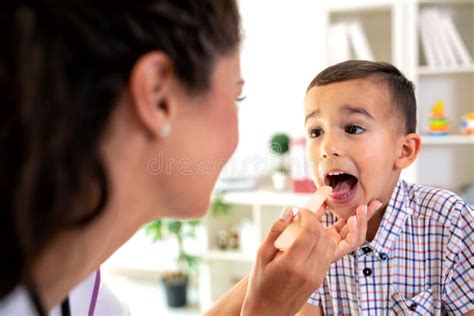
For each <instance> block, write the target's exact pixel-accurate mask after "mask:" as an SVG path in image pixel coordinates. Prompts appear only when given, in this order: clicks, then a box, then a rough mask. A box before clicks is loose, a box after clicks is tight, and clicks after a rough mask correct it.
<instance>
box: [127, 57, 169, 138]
mask: <svg viewBox="0 0 474 316" xmlns="http://www.w3.org/2000/svg"><path fill="white" fill-rule="evenodd" d="M174 79H175V75H174V72H173V64H172V62H171V60H170V58H169V57H168V56H167V55H166V54H164V53H162V52H159V51H153V52H150V53H147V54H145V55H143V56H142V57H140V59H138V61H137V62H136V63H135V65H134V66H133V68H132V72H131V75H130V79H129V80H130V81H129V92H130V102H131V106H132V108H133V110H134V112H135V113H136V115H137V118H138V121H139V122H140V123H141V125H142V127H144V128H145V129H146V131H147V132H148V133H149V134H150V135H151V136H152V137H159V136H160V131H161V127H162V125H163V124H169V123H170V122H169V121H170V119H171V117H172V115H173V114H174V112H175V109H174V107H173V104H174V103H173V102H172V101H173V98H174V94H173V92H172V83H173V81H174Z"/></svg>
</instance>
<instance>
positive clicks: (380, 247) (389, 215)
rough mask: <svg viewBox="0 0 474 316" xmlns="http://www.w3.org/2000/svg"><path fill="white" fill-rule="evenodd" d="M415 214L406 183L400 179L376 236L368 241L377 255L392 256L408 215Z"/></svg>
mask: <svg viewBox="0 0 474 316" xmlns="http://www.w3.org/2000/svg"><path fill="white" fill-rule="evenodd" d="M412 214H413V209H412V208H411V207H410V203H409V198H408V193H407V189H406V183H405V182H404V181H398V183H397V185H396V186H395V189H394V190H393V193H392V196H391V198H390V201H389V202H388V205H387V208H386V210H385V213H384V215H383V217H382V221H381V222H380V226H379V229H378V230H377V233H376V234H375V238H374V239H373V240H372V241H371V242H370V243H368V245H369V247H370V248H372V250H373V251H374V252H375V254H376V255H377V256H379V257H380V256H382V257H384V256H388V257H390V251H391V250H392V249H393V247H394V246H395V244H396V242H397V241H398V238H399V236H400V233H401V231H402V229H403V227H404V226H405V222H406V220H407V218H408V216H411V215H412Z"/></svg>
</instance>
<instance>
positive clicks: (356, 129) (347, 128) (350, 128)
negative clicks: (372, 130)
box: [345, 125, 365, 134]
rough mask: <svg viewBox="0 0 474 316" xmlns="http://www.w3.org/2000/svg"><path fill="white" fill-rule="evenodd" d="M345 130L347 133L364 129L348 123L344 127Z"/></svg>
mask: <svg viewBox="0 0 474 316" xmlns="http://www.w3.org/2000/svg"><path fill="white" fill-rule="evenodd" d="M345 131H346V133H348V134H361V133H363V132H365V129H363V128H362V127H360V126H357V125H349V126H347V127H346V128H345Z"/></svg>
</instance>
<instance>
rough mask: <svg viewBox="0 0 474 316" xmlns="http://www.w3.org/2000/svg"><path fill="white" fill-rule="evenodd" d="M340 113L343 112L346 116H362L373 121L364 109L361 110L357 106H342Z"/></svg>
mask: <svg viewBox="0 0 474 316" xmlns="http://www.w3.org/2000/svg"><path fill="white" fill-rule="evenodd" d="M341 112H345V113H346V114H348V115H351V114H362V115H364V116H366V117H368V118H369V119H372V120H375V119H374V117H373V116H372V115H370V113H369V112H367V110H366V109H364V108H361V107H357V106H353V105H344V106H342V108H341Z"/></svg>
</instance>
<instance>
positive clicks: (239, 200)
mask: <svg viewBox="0 0 474 316" xmlns="http://www.w3.org/2000/svg"><path fill="white" fill-rule="evenodd" d="M311 195H312V194H311V193H293V192H275V191H270V190H260V191H243V192H228V193H224V194H223V196H222V200H223V202H224V203H228V204H249V205H255V204H258V205H263V206H281V207H285V206H291V207H292V206H299V205H304V204H305V203H306V202H307V201H308V199H309V198H310V197H311Z"/></svg>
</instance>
